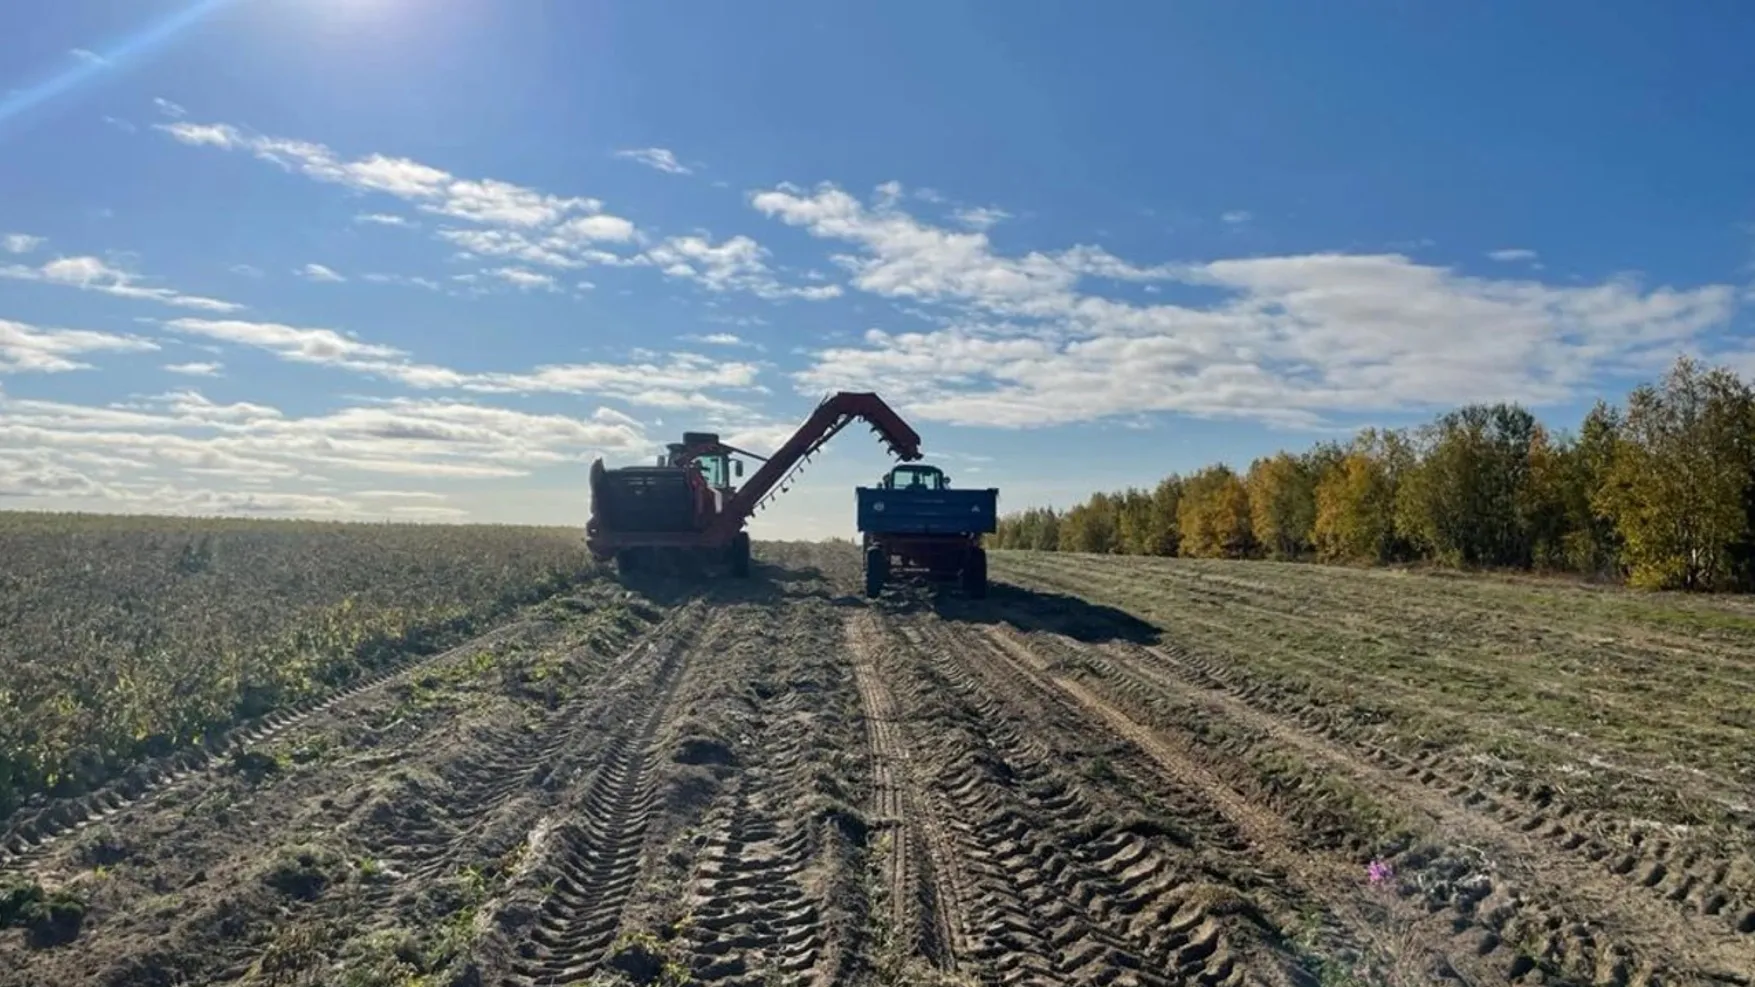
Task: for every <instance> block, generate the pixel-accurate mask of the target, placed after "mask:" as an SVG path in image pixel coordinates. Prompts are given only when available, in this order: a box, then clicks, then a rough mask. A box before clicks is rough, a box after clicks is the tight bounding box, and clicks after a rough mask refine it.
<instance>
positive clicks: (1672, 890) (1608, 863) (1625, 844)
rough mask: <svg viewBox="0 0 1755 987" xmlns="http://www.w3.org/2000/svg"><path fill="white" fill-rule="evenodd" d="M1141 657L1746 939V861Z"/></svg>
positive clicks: (1157, 654)
mask: <svg viewBox="0 0 1755 987" xmlns="http://www.w3.org/2000/svg"><path fill="white" fill-rule="evenodd" d="M1147 655H1148V657H1146V658H1144V659H1143V660H1141V659H1137V658H1136V660H1134V661H1133V662H1131V663H1130V667H1132V668H1134V669H1136V670H1139V669H1144V670H1146V671H1144V672H1142V673H1141V674H1145V675H1147V676H1150V677H1152V678H1153V679H1155V684H1159V685H1163V684H1164V680H1165V679H1166V678H1172V679H1173V678H1174V677H1175V676H1182V677H1184V682H1183V684H1182V686H1181V687H1182V688H1184V689H1188V688H1199V689H1205V690H1206V691H1207V692H1206V698H1207V701H1209V702H1211V703H1214V704H1215V705H1220V706H1223V707H1225V708H1226V709H1228V710H1230V711H1231V712H1232V713H1233V715H1238V716H1240V717H1245V718H1254V719H1256V720H1258V721H1260V720H1263V719H1265V720H1268V721H1271V722H1273V723H1276V724H1279V726H1278V730H1279V732H1280V733H1281V734H1286V733H1287V732H1288V730H1289V728H1287V727H1285V726H1284V722H1285V721H1286V720H1290V721H1291V722H1292V723H1295V724H1296V725H1297V727H1298V728H1300V730H1301V731H1303V732H1304V736H1305V737H1306V738H1307V739H1306V740H1304V741H1300V743H1302V744H1303V745H1304V746H1305V747H1307V748H1311V749H1314V748H1315V746H1320V747H1321V749H1322V750H1323V751H1325V753H1326V755H1327V756H1329V757H1330V758H1331V759H1342V760H1346V761H1348V762H1350V763H1351V764H1352V765H1353V766H1354V769H1355V770H1366V769H1365V768H1364V767H1363V766H1362V765H1361V760H1363V761H1364V762H1367V763H1369V764H1370V765H1373V766H1375V769H1376V770H1377V772H1378V773H1379V774H1380V775H1382V776H1384V777H1386V778H1391V779H1395V782H1391V783H1392V784H1395V783H1399V784H1400V785H1402V786H1403V787H1405V786H1406V785H1407V783H1409V782H1412V783H1415V784H1417V785H1418V786H1419V787H1421V788H1423V789H1425V790H1427V791H1428V792H1429V793H1430V796H1431V797H1436V798H1442V799H1444V800H1447V801H1451V802H1454V803H1455V804H1459V805H1462V806H1466V807H1467V808H1469V809H1471V810H1474V814H1475V815H1476V816H1478V817H1480V818H1482V819H1486V820H1492V822H1493V823H1495V824H1497V825H1499V826H1500V827H1502V828H1504V829H1505V830H1507V831H1509V832H1515V833H1517V834H1523V835H1525V836H1527V837H1529V838H1531V839H1534V840H1539V841H1541V842H1543V843H1545V844H1546V845H1547V846H1548V848H1549V849H1550V850H1551V851H1558V852H1563V853H1568V854H1571V855H1573V856H1575V857H1578V858H1580V859H1584V860H1588V861H1591V862H1594V863H1597V864H1599V865H1601V869H1602V872H1603V873H1604V874H1607V875H1612V876H1614V877H1617V878H1620V879H1621V880H1622V881H1623V886H1624V887H1625V888H1626V889H1627V890H1628V891H1629V892H1631V893H1634V894H1644V895H1649V896H1651V897H1653V898H1654V899H1660V900H1662V901H1665V902H1667V903H1669V904H1670V905H1672V906H1673V907H1675V908H1676V910H1677V911H1678V912H1680V913H1683V914H1684V915H1689V916H1705V917H1709V918H1716V919H1717V920H1719V921H1720V922H1721V923H1722V924H1723V925H1724V926H1725V927H1726V928H1728V929H1730V930H1732V931H1735V932H1737V933H1740V934H1742V935H1755V856H1751V855H1750V854H1749V853H1748V852H1747V851H1744V852H1732V853H1729V854H1726V853H1724V852H1723V851H1722V848H1719V847H1701V846H1697V845H1690V844H1689V843H1688V842H1683V841H1681V840H1678V839H1674V838H1669V837H1667V836H1666V830H1667V828H1666V827H1648V828H1641V827H1639V826H1638V825H1637V824H1635V823H1633V822H1632V821H1629V820H1627V819H1624V818H1620V817H1616V816H1613V815H1611V814H1609V813H1604V812H1599V811H1594V810H1582V811H1581V810H1577V809H1574V808H1573V807H1572V806H1570V805H1568V804H1567V803H1566V802H1565V801H1564V799H1563V798H1561V797H1558V796H1557V793H1556V791H1555V788H1554V787H1553V786H1548V785H1541V786H1533V787H1532V786H1528V785H1522V784H1520V785H1518V786H1516V787H1515V788H1514V789H1506V788H1503V787H1500V786H1498V785H1496V784H1494V783H1493V781H1492V780H1491V772H1490V770H1489V769H1487V768H1485V767H1483V766H1480V765H1474V766H1470V765H1467V764H1464V763H1461V762H1459V761H1458V760H1457V759H1456V758H1455V757H1454V756H1453V755H1451V754H1450V753H1448V752H1446V751H1442V750H1439V751H1429V752H1426V753H1424V754H1420V755H1415V756H1412V757H1410V756H1407V755H1403V754H1401V753H1399V752H1396V751H1393V750H1390V749H1389V748H1386V747H1384V746H1382V745H1380V744H1374V743H1371V742H1369V741H1367V740H1363V739H1361V738H1360V737H1359V736H1357V732H1356V731H1353V730H1350V729H1348V728H1347V727H1346V726H1345V725H1344V724H1343V723H1341V722H1338V721H1337V720H1335V719H1334V718H1332V717H1330V716H1328V715H1325V713H1324V711H1323V710H1322V709H1320V708H1319V707H1317V706H1316V705H1314V704H1312V703H1309V702H1308V701H1301V700H1298V699H1296V698H1293V697H1289V696H1286V695H1284V694H1282V693H1281V692H1279V690H1276V689H1272V688H1269V687H1266V686H1263V685H1258V684H1254V683H1248V682H1246V681H1242V680H1241V679H1240V676H1238V675H1236V674H1235V673H1233V672H1230V671H1228V670H1226V669H1225V668H1224V666H1222V665H1221V664H1220V663H1218V662H1214V661H1211V660H1210V659H1205V658H1202V657H1200V656H1197V655H1194V654H1192V653H1190V652H1188V651H1186V650H1185V649H1182V648H1179V647H1176V646H1174V645H1170V646H1159V647H1155V648H1152V649H1149V651H1148V652H1147ZM1154 672H1155V675H1154ZM1171 687H1174V682H1172V683H1171ZM1282 718H1283V719H1282ZM1331 745H1339V746H1341V747H1343V748H1346V749H1349V750H1352V751H1356V752H1357V754H1358V756H1357V757H1351V756H1348V755H1346V754H1342V753H1340V752H1339V751H1337V750H1336V749H1335V747H1334V746H1331ZM1427 801H1430V798H1428V799H1427ZM1715 851H1717V852H1715ZM1752 962H1755V961H1752Z"/></svg>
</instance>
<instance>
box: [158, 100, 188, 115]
mask: <svg viewBox="0 0 1755 987" xmlns="http://www.w3.org/2000/svg"><path fill="white" fill-rule="evenodd" d="M152 105H153V106H156V107H158V111H159V112H160V113H163V114H164V115H165V116H168V117H170V118H171V119H173V120H181V119H182V118H184V117H186V116H188V115H189V111H188V110H185V109H183V108H182V107H181V106H179V105H178V104H176V103H173V102H171V101H170V100H168V99H165V98H164V97H163V96H154V97H153V98H152Z"/></svg>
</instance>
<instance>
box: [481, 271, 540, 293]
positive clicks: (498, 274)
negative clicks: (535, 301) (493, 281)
mask: <svg viewBox="0 0 1755 987" xmlns="http://www.w3.org/2000/svg"><path fill="white" fill-rule="evenodd" d="M482 273H484V274H486V275H488V276H489V277H495V278H499V279H500V280H501V281H504V282H506V283H507V284H509V285H511V286H512V287H514V288H517V289H519V290H521V291H529V290H531V289H533V288H541V289H543V290H544V291H555V290H557V289H556V286H555V279H554V278H553V277H550V276H549V275H547V274H543V273H541V272H538V271H532V270H530V269H528V268H523V267H497V268H494V269H493V270H491V271H483V272H482Z"/></svg>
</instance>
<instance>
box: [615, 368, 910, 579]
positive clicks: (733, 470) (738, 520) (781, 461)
mask: <svg viewBox="0 0 1755 987" xmlns="http://www.w3.org/2000/svg"><path fill="white" fill-rule="evenodd" d="M855 418H863V419H864V420H865V421H866V422H867V423H868V424H870V425H871V428H872V431H873V432H875V433H877V435H878V437H879V438H880V439H882V440H883V441H884V444H885V445H887V446H888V447H889V449H890V452H891V453H892V454H893V455H895V456H896V458H898V459H901V460H905V461H912V460H916V459H919V458H920V436H919V435H917V434H915V432H914V429H912V428H910V427H908V424H907V423H906V422H904V421H903V420H902V418H901V416H899V415H897V414H896V413H895V412H894V411H892V410H891V409H890V406H889V405H887V404H885V403H884V402H883V399H882V398H879V397H878V396H877V395H876V394H870V393H862V392H851V391H842V392H840V393H838V394H835V395H832V396H830V397H829V398H827V399H825V400H824V401H823V402H822V403H821V404H819V405H817V408H816V411H815V412H813V413H812V414H811V416H810V418H808V419H807V420H806V421H805V423H804V424H803V425H800V426H799V427H798V430H797V431H796V432H793V433H792V437H791V438H789V439H787V440H786V443H785V444H784V445H782V446H781V447H780V448H779V449H778V450H776V451H775V453H774V455H773V456H771V457H766V458H764V457H762V456H758V455H756V454H755V453H752V452H746V451H744V450H742V449H738V448H735V447H733V446H729V445H726V444H725V443H723V442H721V441H719V436H718V435H716V434H714V433H712V432H685V433H683V440H682V441H681V442H673V443H671V444H670V445H669V446H668V447H667V451H666V453H665V454H664V455H662V456H660V457H658V462H657V464H656V465H653V466H624V467H620V468H618V469H608V468H606V467H605V466H604V465H603V460H601V459H599V460H597V461H596V462H594V463H592V464H591V519H590V520H589V521H588V522H586V525H585V544H586V547H587V548H589V549H590V551H591V554H592V555H593V556H594V557H596V558H597V559H599V560H608V559H611V558H613V559H615V560H616V565H617V567H618V568H620V569H621V570H622V571H623V572H628V571H631V570H636V569H639V568H642V567H645V566H648V565H653V564H655V563H656V564H659V565H664V564H665V563H669V564H670V565H671V566H675V567H678V568H684V569H691V568H695V567H699V566H702V565H704V564H709V563H723V564H725V565H727V566H729V567H730V569H731V573H732V575H734V576H737V577H739V578H742V577H745V576H748V575H749V567H750V536H749V532H747V531H745V530H744V525H745V523H746V522H748V521H749V518H750V515H752V514H754V513H755V512H756V511H757V510H758V509H759V508H760V507H761V506H763V504H764V501H765V500H766V499H767V498H768V497H769V496H771V495H774V494H777V493H782V492H784V491H785V490H786V488H787V484H786V482H785V481H786V480H788V479H790V477H791V476H792V474H793V473H794V472H795V471H796V470H797V469H798V468H799V467H801V466H802V465H803V464H804V463H805V462H806V461H808V460H809V459H810V457H811V456H812V455H813V454H815V453H816V451H817V450H818V449H820V448H821V447H822V446H823V443H825V442H827V441H829V439H831V438H833V437H834V436H835V434H836V433H837V432H839V431H841V429H842V428H844V427H846V426H847V424H848V423H850V422H851V421H853V419H855ZM733 457H740V458H733ZM743 459H753V460H758V461H760V462H761V463H762V465H761V468H760V469H758V470H756V472H755V475H754V476H752V477H750V479H749V481H748V482H746V483H744V484H743V486H741V487H740V486H737V485H735V483H734V480H733V478H734V476H735V477H741V476H743V472H744V471H743V462H742V460H743Z"/></svg>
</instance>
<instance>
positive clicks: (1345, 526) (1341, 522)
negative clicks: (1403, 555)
mask: <svg viewBox="0 0 1755 987" xmlns="http://www.w3.org/2000/svg"><path fill="white" fill-rule="evenodd" d="M1315 499H1316V523H1315V525H1314V532H1313V540H1314V541H1315V542H1316V550H1317V553H1318V554H1319V555H1320V556H1321V557H1322V558H1323V559H1324V560H1325V561H1332V562H1375V561H1378V560H1379V559H1381V558H1383V557H1384V555H1385V554H1386V553H1387V551H1388V548H1389V542H1390V539H1391V538H1392V537H1393V536H1394V533H1395V526H1394V522H1393V518H1394V510H1395V495H1394V488H1393V487H1392V486H1391V484H1390V477H1389V472H1388V470H1387V469H1385V467H1384V464H1383V463H1382V462H1381V461H1380V460H1378V459H1377V457H1375V456H1372V455H1371V454H1370V453H1369V452H1366V451H1365V450H1362V449H1355V450H1353V451H1352V452H1349V453H1347V454H1346V455H1345V456H1344V457H1342V458H1341V461H1340V462H1339V463H1338V464H1336V466H1335V467H1334V468H1333V469H1331V470H1329V472H1328V473H1327V474H1325V475H1324V476H1323V477H1322V478H1321V479H1320V480H1319V481H1317V484H1316V498H1315Z"/></svg>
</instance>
